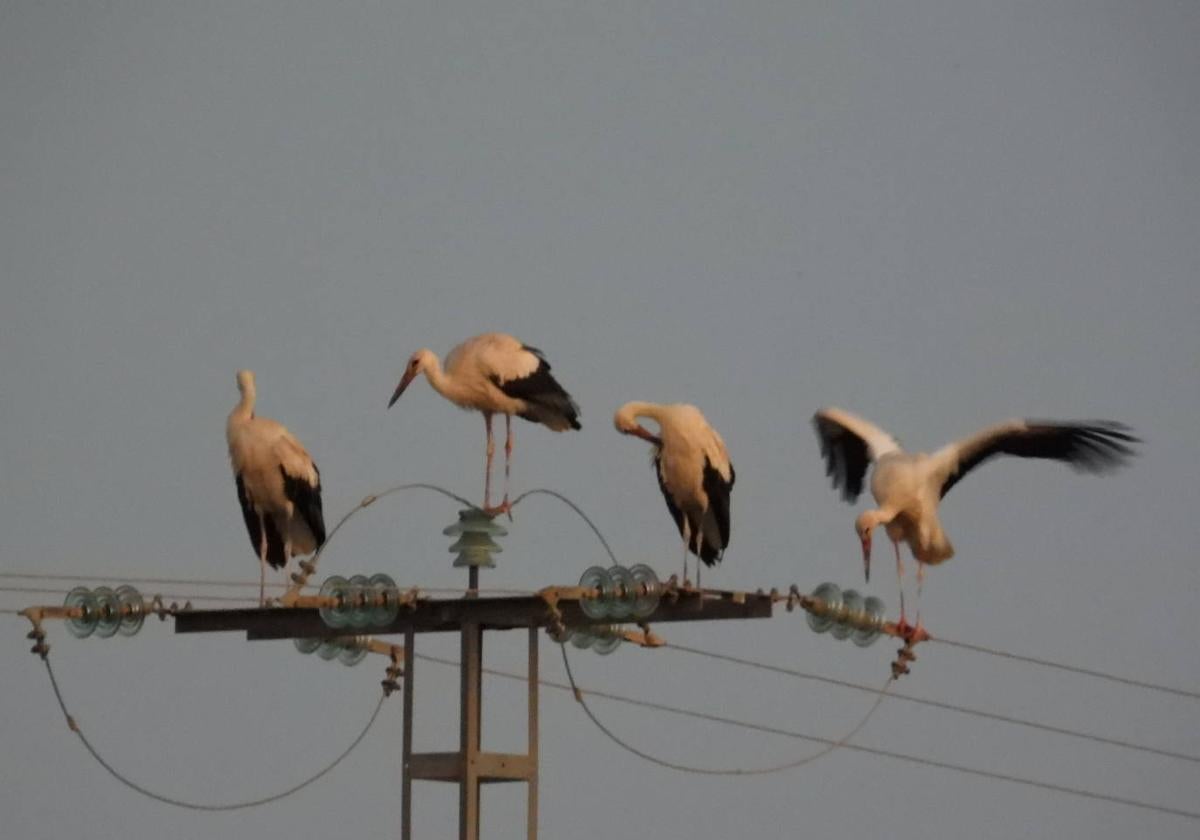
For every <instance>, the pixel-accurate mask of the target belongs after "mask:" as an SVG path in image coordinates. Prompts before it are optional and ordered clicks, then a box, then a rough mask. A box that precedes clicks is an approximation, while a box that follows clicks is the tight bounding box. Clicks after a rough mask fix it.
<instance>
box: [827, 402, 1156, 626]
mask: <svg viewBox="0 0 1200 840" xmlns="http://www.w3.org/2000/svg"><path fill="white" fill-rule="evenodd" d="M813 426H814V427H815V428H816V431H817V437H818V439H819V440H820V442H821V454H822V455H823V456H824V457H825V461H826V474H827V475H829V476H831V477H832V479H833V486H834V488H835V489H839V488H840V489H841V491H842V497H843V498H844V499H845V500H846V501H848V502H853V501H855V500H856V499H857V498H858V496H859V494H860V493H861V492H862V487H863V478H864V476H865V475H866V471H867V466H868V464H871V463H874V464H875V469H874V471H873V473H872V475H871V494H872V495H873V496H874V497H875V501H876V503H877V504H878V507H877V508H875V509H873V510H867V511H864V512H863V513H861V514H860V515H859V516H858V518H857V519H856V520H855V523H854V527H855V530H856V531H857V532H858V535H859V539H860V540H861V542H862V550H863V569H864V572H865V574H866V575H867V577H868V579H869V578H870V572H871V533H872V531H874V530H875V528H876V527H878V526H880V525H883V526H885V528H886V529H887V534H888V537H889V538H890V539H891V541H892V544H893V546H894V547H895V550H896V571H897V575H898V576H901V577H902V576H903V566H902V564H901V560H900V542H901V541H904V542H906V543H908V546H909V548H910V549H911V551H912V554H913V556H914V557H915V558H916V560H917V574H918V579H920V578H921V577H922V576H923V574H924V564H926V563H929V564H937V563H942V562H944V561H946V560H949V559H950V558H951V557H953V556H954V547H953V546H952V545H951V544H950V540H949V539H948V538H947V537H946V534H945V531H943V530H942V524H941V521H940V520H939V518H938V504H939V503H940V502H941V500H942V497H943V496H945V495H946V493H948V492H949V491H950V488H951V487H953V486H954V485H955V484H957V483H958V481H959V480H960V479H961V478H962V477H963V476H964V475H966V474H967V473H968V472H969V471H971V470H972V469H974V468H975V467H977V466H978V465H979V464H981V463H983V462H984V461H986V460H988V459H989V458H991V457H993V456H995V455H1015V456H1017V457H1021V458H1044V459H1049V460H1055V461H1063V462H1066V463H1068V464H1070V465H1071V466H1072V467H1074V468H1075V469H1077V470H1081V471H1084V472H1093V473H1100V472H1105V471H1107V470H1109V469H1112V468H1114V467H1117V466H1120V465H1121V464H1122V463H1124V462H1125V461H1126V460H1127V459H1128V458H1129V457H1130V456H1131V455H1133V450H1132V449H1131V448H1130V444H1134V443H1138V442H1139V441H1138V439H1137V438H1135V437H1134V436H1133V435H1131V434H1130V430H1129V429H1128V427H1126V426H1123V425H1121V424H1120V423H1113V422H1110V421H1104V420H1096V421H1086V422H1067V423H1063V422H1056V421H1046V420H1009V421H1008V422H1005V423H998V424H996V425H994V426H989V427H988V428H986V429H984V430H983V431H981V432H979V433H977V434H975V435H972V436H970V437H968V438H964V439H962V440H960V441H956V442H955V443H951V444H948V445H946V446H944V447H942V448H941V449H939V450H937V451H936V452H934V453H932V454H925V453H918V454H915V455H912V454H909V453H907V452H905V451H904V450H903V449H901V448H900V445H899V444H898V443H897V442H896V440H895V439H894V438H893V437H892V436H891V435H889V434H888V433H887V432H885V431H883V430H882V429H880V428H879V427H878V426H875V425H874V424H872V423H870V422H868V421H866V420H864V419H862V418H861V417H857V416H855V415H853V414H851V413H850V412H848V411H842V410H841V409H837V408H825V409H822V410H821V411H818V412H817V413H816V414H815V415H814V416H813ZM900 598H901V600H900V603H901V607H900V611H901V624H903V623H904V592H903V580H901V595H900ZM918 623H919V619H918Z"/></svg>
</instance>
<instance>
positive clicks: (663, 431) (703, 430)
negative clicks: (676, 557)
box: [613, 402, 736, 585]
mask: <svg viewBox="0 0 1200 840" xmlns="http://www.w3.org/2000/svg"><path fill="white" fill-rule="evenodd" d="M639 417H644V418H646V419H648V420H652V421H653V422H655V423H657V424H658V434H654V433H653V432H651V431H649V430H648V429H646V428H645V427H643V426H642V425H641V424H639V423H638V418H639ZM613 425H614V426H616V427H617V431H618V432H620V433H621V434H625V435H635V436H637V437H640V438H641V439H642V440H645V441H649V442H650V443H651V444H652V445H653V446H654V450H653V464H654V474H655V475H656V476H657V477H658V486H659V488H660V489H661V490H662V494H663V498H664V499H666V501H667V510H668V511H670V513H671V518H672V519H674V520H675V525H676V527H678V528H679V535H680V536H681V537H683V543H684V554H683V579H684V581H685V582H686V581H687V552H688V551H691V552H692V553H693V554H695V555H696V556H697V557H698V558H699V559H700V560H701V561H703V563H704V565H706V566H715V565H716V564H717V563H720V562H721V558H722V557H723V556H724V554H725V549H726V548H727V547H728V545H729V493H730V491H731V490H732V489H733V482H734V479H735V478H736V475H735V473H734V471H733V463H732V462H731V461H730V460H729V453H728V451H726V449H725V441H723V440H721V436H720V435H719V434H717V430H716V429H714V428H713V427H712V426H710V425H709V424H708V421H707V420H705V419H704V415H703V414H701V413H700V409H698V408H696V407H695V406H694V405H686V404H676V405H657V404H655V403H648V402H630V403H626V404H625V405H623V406H621V407H620V408H619V409H617V413H616V414H615V415H614V416H613ZM699 583H700V566H699V565H698V564H697V566H696V584H697V585H699Z"/></svg>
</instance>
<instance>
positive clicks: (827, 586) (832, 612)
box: [806, 583, 884, 647]
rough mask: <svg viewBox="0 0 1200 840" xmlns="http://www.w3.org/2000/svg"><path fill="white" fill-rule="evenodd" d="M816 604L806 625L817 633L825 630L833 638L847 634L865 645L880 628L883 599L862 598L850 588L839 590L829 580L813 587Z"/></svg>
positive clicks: (877, 636) (881, 628)
mask: <svg viewBox="0 0 1200 840" xmlns="http://www.w3.org/2000/svg"><path fill="white" fill-rule="evenodd" d="M811 597H812V598H813V600H814V601H816V602H817V604H816V605H814V607H813V608H812V609H810V610H808V615H807V616H806V618H807V620H808V626H809V627H811V628H812V629H813V630H814V631H815V632H817V633H826V632H828V633H829V634H830V635H831V636H833V637H834V638H835V639H845V638H847V637H849V638H850V639H851V640H852V641H853V642H854V644H856V645H858V646H859V647H867V646H869V645H871V644H873V643H874V642H875V640H876V639H878V638H879V634H880V633H881V632H882V631H883V617H884V606H883V601H881V600H879V599H878V598H876V597H875V596H874V595H871V596H869V597H867V598H864V597H863V596H862V595H860V594H858V592H856V591H855V590H853V589H847V590H846V591H844V592H843V591H842V590H841V589H840V588H839V587H838V586H836V585H835V584H832V583H822V584H821V585H820V586H818V587H817V588H816V589H814V590H813V592H812V596H811Z"/></svg>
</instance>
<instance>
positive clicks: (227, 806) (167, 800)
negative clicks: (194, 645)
mask: <svg viewBox="0 0 1200 840" xmlns="http://www.w3.org/2000/svg"><path fill="white" fill-rule="evenodd" d="M414 488H423V489H426V490H432V491H434V492H437V493H441V494H442V495H443V496H448V497H449V498H451V499H454V500H456V501H458V502H461V503H462V504H464V505H466V506H468V507H474V505H472V504H471V503H470V502H469V501H467V500H466V499H464V498H462V497H461V496H458V495H456V494H454V493H451V492H450V491H449V490H446V489H444V488H442V487H438V486H437V485H433V484H421V483H419V484H401V485H397V486H395V487H392V488H389V489H387V490H385V491H383V492H382V493H376V494H373V495H371V496H368V497H366V498H365V499H363V500H362V502H360V503H359V504H358V505H357V506H356V507H354V508H352V509H351V510H350V512H349V513H347V514H346V515H345V516H343V517H342V518H341V519H340V520H339V521H338V523H337V525H335V526H334V528H333V530H332V531H330V532H329V534H328V536H327V538H326V540H325V543H324V545H322V546H321V548H320V549H318V550H317V552H316V554H315V555H313V559H312V562H313V563H314V564H315V563H316V561H317V558H318V557H319V556H320V554H321V551H322V550H324V548H325V546H328V545H329V543H330V541H331V540H332V539H333V536H334V535H335V534H336V533H337V532H338V530H339V529H340V528H341V527H342V526H343V525H344V524H346V522H347V521H348V520H349V519H350V518H351V517H353V516H354V514H356V513H357V512H359V511H360V510H362V509H364V508H366V507H368V506H370V505H371V504H372V503H374V502H375V501H376V500H377V499H379V498H382V497H384V496H388V495H391V494H392V493H395V492H398V491H400V490H408V489H414ZM42 662H43V663H44V664H45V666H46V673H47V674H49V676H50V685H51V687H52V688H53V689H54V696H55V699H57V700H58V706H59V708H60V709H61V710H62V713H63V717H65V718H66V720H67V725H68V726H69V727H70V729H71V731H72V732H74V733H75V734H76V735H78V736H79V740H80V741H81V742H82V743H83V746H84V748H85V749H87V751H88V752H89V753H90V754H91V756H92V758H94V759H95V760H96V762H97V763H98V764H99V765H100V766H101V767H103V768H104V769H105V770H106V771H107V772H108V773H109V775H111V776H112V777H113V778H114V779H116V780H117V781H119V782H120V783H121V784H123V785H125V786H126V787H128V788H130V789H131V790H133V791H136V792H137V793H140V794H142V795H143V796H146V797H149V798H150V799H154V800H156V801H158V802H162V803H164V804H167V805H174V806H176V807H178V808H186V809H189V810H193V811H237V810H242V809H244V808H253V807H255V806H258V805H266V804H267V803H270V802H276V801H278V800H280V799H283V798H285V797H287V796H291V795H292V794H294V793H297V792H298V791H301V790H303V789H304V788H306V787H308V786H309V785H311V784H312V783H313V782H315V781H317V780H318V779H320V778H322V777H323V776H325V775H326V774H328V773H329V772H331V771H332V770H333V769H334V768H335V767H337V766H338V765H339V764H341V762H342V760H343V759H344V758H346V756H348V755H349V754H350V753H351V752H353V751H354V749H355V748H356V747H357V746H358V745H359V744H360V743H362V741H363V739H364V738H366V736H367V733H368V732H369V731H370V730H371V727H372V726H373V725H374V723H375V721H376V719H377V718H378V717H379V712H380V710H381V709H382V708H383V701H384V699H386V697H387V694H386V693H381V694H380V697H379V702H378V703H377V704H376V706H375V710H374V711H373V712H372V713H371V717H370V718H369V719H368V721H367V725H366V726H364V727H363V730H362V731H361V732H360V733H359V734H358V737H356V738H355V739H354V740H353V741H352V742H351V743H350V746H349V747H347V748H346V749H345V750H344V751H343V752H342V753H341V754H340V755H338V756H337V757H336V758H335V759H334V760H333V761H332V762H330V763H329V764H328V765H326V766H325V767H324V768H323V769H321V770H320V771H319V772H317V773H316V774H315V775H313V776H310V777H309V778H308V779H305V780H304V781H302V782H300V783H299V784H297V785H293V786H292V787H290V788H288V789H287V790H284V791H281V792H279V793H276V794H272V795H271V796H264V797H260V798H258V799H251V800H245V801H242V802H232V803H221V804H209V803H202V802H188V801H187V800H183V799H176V798H174V797H170V796H164V795H162V794H159V793H155V792H154V791H152V790H150V789H148V788H146V787H143V786H142V785H139V784H138V783H137V782H134V781H133V780H132V779H129V778H128V777H126V776H125V775H123V774H122V773H121V772H120V771H118V770H117V769H116V768H115V767H113V766H112V765H111V764H109V763H108V761H106V760H105V759H104V757H103V756H101V755H100V753H99V751H97V750H96V748H95V747H94V746H92V743H91V742H90V741H89V740H88V739H87V737H86V736H85V735H84V734H83V730H82V729H81V728H80V727H79V724H78V723H77V722H76V721H75V719H74V718H73V717H72V716H71V713H70V712H69V711H67V704H66V701H65V700H64V699H63V695H62V691H61V689H60V688H59V685H58V678H57V677H56V676H55V675H54V668H53V667H52V666H51V665H50V659H49V657H48V656H44V655H43V657H42Z"/></svg>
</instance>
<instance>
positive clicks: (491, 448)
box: [483, 411, 496, 512]
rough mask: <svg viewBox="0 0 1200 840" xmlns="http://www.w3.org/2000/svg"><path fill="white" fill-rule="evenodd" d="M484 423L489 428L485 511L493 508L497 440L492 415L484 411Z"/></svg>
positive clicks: (484, 480) (485, 472)
mask: <svg viewBox="0 0 1200 840" xmlns="http://www.w3.org/2000/svg"><path fill="white" fill-rule="evenodd" d="M483 425H484V428H486V429H487V467H486V468H485V470H484V474H483V509H484V511H485V512H487V511H490V510H491V508H492V456H493V455H495V454H496V442H495V441H494V440H492V415H491V413H490V412H487V411H485V412H483Z"/></svg>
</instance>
